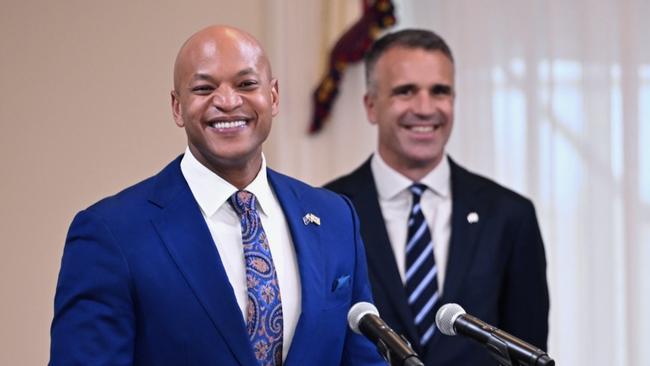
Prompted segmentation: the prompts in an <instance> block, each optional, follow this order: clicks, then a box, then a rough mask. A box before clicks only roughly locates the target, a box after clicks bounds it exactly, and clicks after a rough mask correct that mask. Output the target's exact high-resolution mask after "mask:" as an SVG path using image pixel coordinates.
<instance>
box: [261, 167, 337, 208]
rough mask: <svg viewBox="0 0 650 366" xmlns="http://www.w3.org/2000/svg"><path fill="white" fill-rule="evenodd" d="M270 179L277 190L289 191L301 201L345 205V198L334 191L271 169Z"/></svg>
mask: <svg viewBox="0 0 650 366" xmlns="http://www.w3.org/2000/svg"><path fill="white" fill-rule="evenodd" d="M269 177H270V178H271V180H272V181H273V183H274V187H275V188H276V189H289V190H291V191H293V192H294V193H295V194H296V196H297V197H299V198H300V199H301V200H307V201H318V202H320V203H327V202H330V203H339V204H340V203H343V198H342V197H341V196H340V195H339V194H336V193H334V192H332V191H329V190H327V189H324V188H319V187H314V186H312V185H310V184H308V183H305V182H303V181H301V180H299V179H296V178H293V177H290V176H288V175H285V174H282V173H279V172H277V171H274V170H272V169H269Z"/></svg>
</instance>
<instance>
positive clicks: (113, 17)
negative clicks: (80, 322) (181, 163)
mask: <svg viewBox="0 0 650 366" xmlns="http://www.w3.org/2000/svg"><path fill="white" fill-rule="evenodd" d="M235 4H236V5H235ZM265 6H268V5H265V1H264V0H246V1H244V0H238V1H236V2H235V1H227V0H189V1H159V0H145V1H140V0H135V1H84V0H79V1H73V0H65V1H48V0H40V1H39V0H9V1H6V0H3V2H2V5H1V7H0V9H1V10H0V86H1V88H0V124H1V126H2V133H1V135H0V142H1V143H0V153H1V155H2V157H3V166H2V168H1V170H2V178H1V180H0V233H1V235H2V241H1V243H0V246H1V249H2V251H1V252H0V253H1V256H0V290H1V292H0V293H1V295H2V299H1V301H0V365H43V364H45V363H46V362H47V360H48V352H49V326H50V321H51V317H52V300H53V296H54V289H55V285H56V276H57V273H58V269H59V264H60V258H61V253H62V249H63V242H64V237H65V234H66V231H67V228H68V225H69V223H70V221H71V219H72V217H73V215H74V214H75V212H76V211H78V210H79V209H81V208H84V207H86V206H88V205H89V204H91V203H93V202H94V201H96V200H98V199H99V198H101V197H103V196H105V195H107V194H111V193H114V192H116V191H117V190H119V189H121V188H124V187H125V186H127V185H130V184H132V183H134V182H136V181H138V180H140V179H143V178H145V177H147V176H149V175H151V174H153V173H155V172H156V171H158V170H159V169H160V168H161V167H162V166H163V165H164V164H165V163H167V162H168V161H169V160H171V159H172V158H173V157H174V156H176V155H177V154H178V153H179V152H181V151H182V149H183V148H184V146H185V139H184V134H183V131H181V130H179V129H177V128H176V126H175V125H174V123H173V120H172V118H171V113H170V109H169V90H170V87H171V68H172V63H173V58H174V56H175V53H176V51H177V48H178V47H179V46H180V44H181V42H182V41H183V40H184V39H185V38H186V37H187V36H188V35H190V34H191V33H192V32H193V31H195V30H197V29H198V28H200V27H202V26H204V25H207V24H211V23H228V24H232V25H236V26H240V27H242V28H245V29H247V30H248V31H250V32H251V33H253V34H254V35H256V36H258V37H259V38H261V39H262V41H264V38H265V37H264V34H263V33H264V32H263V27H264V24H265Z"/></svg>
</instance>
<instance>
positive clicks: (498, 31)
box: [266, 0, 650, 366]
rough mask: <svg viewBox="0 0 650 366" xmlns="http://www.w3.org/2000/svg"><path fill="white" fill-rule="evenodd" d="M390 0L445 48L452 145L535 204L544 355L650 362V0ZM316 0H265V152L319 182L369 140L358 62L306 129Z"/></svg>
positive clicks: (345, 166)
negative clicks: (269, 68)
mask: <svg viewBox="0 0 650 366" xmlns="http://www.w3.org/2000/svg"><path fill="white" fill-rule="evenodd" d="M395 2H396V5H397V12H398V14H397V16H398V20H399V24H398V28H403V27H412V26H417V27H425V28H430V29H433V30H435V31H437V32H438V33H440V34H441V35H442V36H443V37H444V38H445V39H446V40H447V41H448V42H449V44H450V46H451V48H452V50H453V51H454V54H455V58H456V78H457V79H456V80H457V93H458V96H457V102H456V124H455V126H454V132H453V134H452V139H451V142H450V145H449V151H450V153H451V154H452V156H454V157H455V158H456V159H457V160H458V161H459V162H461V163H462V164H464V165H465V166H467V167H468V168H470V169H472V170H474V171H477V172H479V173H482V174H484V175H486V176H488V177H491V178H493V179H495V180H496V181H498V182H500V183H502V184H503V185H506V186H508V187H511V188H513V189H515V190H516V191H518V192H520V193H522V194H524V195H526V196H528V197H530V198H531V199H532V200H533V201H534V203H535V205H536V207H537V211H538V216H539V219H540V224H541V227H542V234H543V236H544V239H545V242H546V249H547V256H548V264H549V266H548V279H549V286H550V291H551V315H550V327H551V333H550V343H549V348H550V350H549V351H550V353H551V355H552V356H553V357H554V358H555V359H556V360H557V361H558V364H559V365H603V366H604V365H644V364H647V360H648V359H650V348H649V347H648V345H649V344H650V312H648V309H650V22H648V21H647V19H648V18H650V2H648V1H647V0H616V1H615V0H598V1H586V0H545V1H539V0H533V1H521V0H492V1H477V0H453V1H452V0H431V1H429V0H428V1H415V0H412V1H408V0H402V1H395ZM308 3H309V4H308ZM278 4H280V5H278ZM323 4H326V2H323V1H321V2H318V1H314V2H304V1H299V0H285V1H282V2H277V3H274V6H269V9H268V10H269V12H270V19H273V22H269V24H268V29H269V35H268V37H269V39H268V41H269V42H268V43H267V44H268V45H269V48H270V53H271V57H272V61H273V62H274V65H280V66H279V69H276V71H277V73H278V76H279V77H280V85H281V88H280V90H281V111H282V112H281V114H280V116H279V118H278V119H277V120H276V122H275V123H276V125H275V126H274V132H273V134H274V135H273V136H272V138H271V141H270V142H269V144H268V146H267V150H266V151H267V155H268V156H269V160H270V162H271V164H272V165H273V166H275V167H276V168H278V169H280V170H282V171H285V172H287V173H289V174H292V175H295V176H298V177H300V178H302V179H304V180H306V181H309V182H311V183H313V184H322V183H324V182H326V181H327V180H329V179H332V178H333V177H335V176H337V175H340V174H342V173H345V172H348V171H350V170H351V169H352V168H353V167H355V166H357V165H358V164H359V163H361V161H362V160H363V159H365V158H366V157H367V156H368V155H369V154H370V152H372V150H373V148H374V146H375V139H376V132H375V130H374V128H372V127H371V126H370V125H369V124H368V123H367V122H366V118H365V114H364V112H363V108H362V104H361V95H362V93H363V76H362V68H361V67H360V66H354V67H351V68H350V69H349V72H348V74H346V76H345V80H344V82H343V85H342V94H341V95H340V97H339V101H338V104H337V106H336V108H335V110H334V112H333V116H332V120H331V121H330V123H329V124H328V125H327V126H326V127H325V130H324V131H323V132H322V133H321V134H320V135H318V136H316V137H307V136H306V134H305V131H306V129H307V125H308V120H309V112H310V106H309V96H310V92H311V88H312V87H313V86H314V85H315V83H316V80H317V79H318V77H319V76H320V72H321V70H319V69H318V67H319V66H320V65H322V61H321V60H319V59H318V57H319V56H321V55H322V54H321V53H319V48H318V45H320V43H319V42H321V40H322V38H321V37H320V36H319V34H322V32H324V31H326V30H324V29H323V26H322V24H321V23H320V21H319V20H320V19H322V14H323V12H324V11H325V10H324V9H325V8H324V6H325V5H323ZM296 29H301V30H302V31H300V32H297V31H296ZM276 67H277V66H276ZM283 85H284V86H286V87H285V88H284V89H283ZM287 85H288V86H287ZM282 98H284V99H282Z"/></svg>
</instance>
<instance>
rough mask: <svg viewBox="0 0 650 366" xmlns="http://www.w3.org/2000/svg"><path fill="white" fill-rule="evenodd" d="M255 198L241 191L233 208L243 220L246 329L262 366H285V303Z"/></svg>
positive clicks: (232, 199)
mask: <svg viewBox="0 0 650 366" xmlns="http://www.w3.org/2000/svg"><path fill="white" fill-rule="evenodd" d="M255 201H256V199H255V195H253V194H252V193H250V192H248V191H238V192H237V193H235V194H233V195H232V196H231V197H230V200H229V202H230V204H231V205H232V207H233V208H234V209H235V211H236V212H237V214H238V215H239V217H240V218H241V235H242V240H243V243H244V260H245V261H246V286H247V288H248V304H247V308H246V328H247V330H248V337H249V339H250V341H251V345H252V346H253V351H254V353H255V357H256V358H257V360H258V363H259V365H260V366H280V365H282V325H283V324H282V302H281V299H280V286H279V285H278V277H277V275H276V273H275V266H274V265H273V258H272V257H271V250H270V249H269V241H268V239H267V238H266V233H265V232H264V228H262V221H260V216H259V213H258V212H257V209H256V208H255Z"/></svg>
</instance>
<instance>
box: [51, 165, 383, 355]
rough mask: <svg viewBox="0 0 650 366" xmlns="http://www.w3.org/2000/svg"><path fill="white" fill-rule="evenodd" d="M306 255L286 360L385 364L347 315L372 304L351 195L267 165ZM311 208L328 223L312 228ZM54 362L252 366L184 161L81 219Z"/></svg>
mask: <svg viewBox="0 0 650 366" xmlns="http://www.w3.org/2000/svg"><path fill="white" fill-rule="evenodd" d="M268 178H269V181H270V184H271V186H272V188H273V190H274V192H275V194H276V195H277V197H278V199H279V201H280V204H281V206H282V208H283V210H284V214H285V216H286V219H287V222H288V224H289V229H290V231H291V234H292V238H293V242H294V245H295V250H296V254H297V258H298V266H299V272H300V280H301V288H302V313H301V315H300V318H299V321H298V324H297V328H296V331H295V335H294V338H293V341H292V344H291V346H290V349H289V354H288V356H287V359H286V362H285V365H287V366H291V365H339V364H341V365H348V364H349V365H370V364H373V365H376V364H383V363H382V362H381V360H380V359H379V357H378V354H377V352H376V350H375V348H374V346H373V345H372V344H370V342H368V341H367V340H365V339H364V338H363V337H361V336H359V335H357V334H354V333H352V332H351V331H350V330H349V329H348V327H347V321H346V315H347V311H348V309H349V308H350V306H351V305H352V304H353V303H355V302H357V301H370V300H371V295H370V286H369V283H368V279H367V274H366V262H365V255H364V250H363V244H362V242H361V239H360V237H359V234H358V233H359V230H358V219H357V217H356V215H355V213H354V210H353V209H352V206H351V205H350V203H349V202H348V201H346V200H345V199H343V198H342V197H341V196H338V195H335V194H333V193H331V192H328V191H326V190H323V189H315V188H312V187H309V186H307V185H305V184H303V183H300V182H298V181H296V180H294V179H291V178H289V177H286V176H284V175H281V174H278V173H276V172H273V171H271V170H269V171H268ZM307 213H313V214H315V215H316V216H318V217H320V219H321V225H320V226H319V225H315V224H308V225H306V224H305V223H304V222H303V220H302V218H303V216H304V215H305V214H307ZM54 311H55V313H54V320H53V322H52V330H51V336H52V344H51V359H50V364H51V365H111V366H118V365H156V366H164V365H170V366H171V365H174V366H179V365H188V366H190V365H191V366H197V365H256V361H255V359H254V355H253V351H252V348H251V346H250V342H249V340H248V337H247V333H246V327H245V321H244V318H243V316H242V313H241V311H240V309H239V307H238V305H237V302H236V299H235V295H234V293H233V289H232V287H231V285H230V282H229V281H228V278H227V276H226V272H225V270H224V267H223V265H222V263H221V259H220V257H219V253H218V251H217V249H216V247H215V245H214V242H213V240H212V237H211V235H210V232H209V230H208V227H207V225H206V223H205V220H204V219H203V216H202V214H201V211H200V208H199V206H198V204H197V203H196V201H195V199H194V197H193V196H192V193H191V191H190V189H189V187H188V185H187V183H186V182H185V179H184V178H183V175H182V173H181V170H180V157H179V158H178V159H176V160H175V161H173V162H172V163H171V164H169V165H168V166H167V167H166V168H165V169H164V170H163V171H161V172H160V173H159V174H158V175H156V176H154V177H151V178H149V179H147V180H145V181H143V182H141V183H139V184H137V185H135V186H132V187H130V188H128V189H126V190H124V191H122V192H121V193H119V194H117V195H115V196H113V197H109V198H106V199H104V200H102V201H100V202H98V203H97V204H95V205H93V206H91V207H89V208H88V209H86V210H84V211H82V212H80V213H79V214H77V216H76V217H75V219H74V221H73V223H72V225H71V227H70V231H69V233H68V237H67V240H66V245H65V250H64V254H63V259H62V263H61V272H60V274H59V281H58V285H57V290H56V297H55V302H54Z"/></svg>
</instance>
